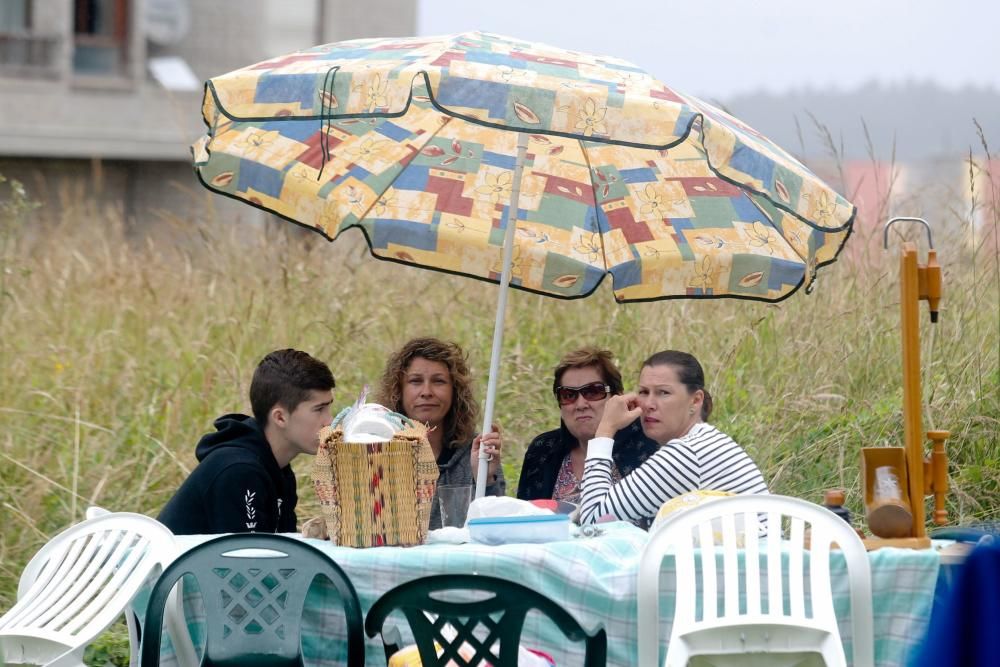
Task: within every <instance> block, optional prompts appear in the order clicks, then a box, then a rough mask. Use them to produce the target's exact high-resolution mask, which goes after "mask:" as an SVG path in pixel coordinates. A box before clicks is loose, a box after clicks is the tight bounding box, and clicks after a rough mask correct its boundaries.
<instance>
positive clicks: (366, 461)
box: [312, 424, 438, 547]
mask: <svg viewBox="0 0 1000 667" xmlns="http://www.w3.org/2000/svg"><path fill="white" fill-rule="evenodd" d="M312 478H313V486H315V488H316V495H317V496H318V497H319V502H320V506H321V507H322V510H323V518H324V519H325V520H326V528H327V532H328V533H329V536H330V540H331V541H333V542H334V543H336V544H339V545H342V546H350V547H380V546H411V545H415V544H423V543H424V540H425V539H426V537H427V527H428V524H429V523H430V518H431V503H432V502H433V501H434V490H435V487H436V486H437V478H438V468H437V461H436V460H435V459H434V454H433V452H432V451H431V446H430V443H429V442H428V441H427V429H426V428H425V427H424V426H423V425H422V424H412V425H407V426H406V427H405V428H404V429H403V430H401V431H399V432H397V433H396V435H395V437H393V439H392V440H391V441H389V442H385V443H370V444H358V443H345V442H344V434H343V431H342V430H341V428H340V427H339V426H337V427H327V428H325V429H323V430H322V431H321V432H320V446H319V451H318V452H317V453H316V458H315V461H314V463H313V473H312Z"/></svg>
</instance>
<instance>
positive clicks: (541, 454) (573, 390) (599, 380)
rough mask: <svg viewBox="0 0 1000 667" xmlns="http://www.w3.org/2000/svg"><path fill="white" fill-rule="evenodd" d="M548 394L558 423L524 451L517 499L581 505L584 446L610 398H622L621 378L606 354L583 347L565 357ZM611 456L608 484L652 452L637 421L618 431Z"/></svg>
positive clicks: (594, 430) (609, 353)
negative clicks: (552, 396) (552, 429)
mask: <svg viewBox="0 0 1000 667" xmlns="http://www.w3.org/2000/svg"><path fill="white" fill-rule="evenodd" d="M552 391H553V392H554V394H555V398H556V403H557V404H558V405H559V414H560V417H561V419H560V423H559V428H558V429H556V430H554V431H548V432H547V433H542V434H541V435H539V436H538V437H536V438H535V439H534V440H532V441H531V444H530V445H528V449H527V451H525V453H524V463H523V464H522V466H521V478H520V480H519V482H518V485H517V497H518V498H520V499H522V500H543V499H544V500H548V499H553V500H561V501H565V502H569V503H574V504H578V503H579V502H580V481H581V480H582V478H583V467H584V465H583V464H584V461H585V460H586V458H587V443H588V442H589V441H590V439H591V438H593V437H594V436H595V434H596V432H597V425H598V424H599V423H600V421H601V417H602V416H603V415H604V406H605V405H606V404H607V402H608V398H609V397H610V396H617V395H618V394H621V393H622V375H621V372H619V370H618V368H617V367H615V364H614V361H613V360H612V356H611V352H609V351H607V350H599V349H597V348H594V347H585V348H583V349H580V350H574V351H572V352H569V353H568V354H566V355H565V356H564V357H563V358H562V360H561V361H560V362H559V364H558V365H557V366H556V368H555V373H554V379H553V382H552ZM617 431H618V432H617V433H616V434H615V435H614V448H613V450H612V452H611V456H612V459H611V467H610V472H611V478H612V479H613V480H618V479H621V476H622V475H627V474H629V473H630V472H632V470H634V469H635V468H636V467H637V466H638V465H639V464H640V463H642V462H643V461H645V460H646V459H647V458H649V457H650V456H651V455H652V454H653V452H655V451H656V448H657V444H656V442H655V441H653V440H650V439H649V438H646V437H645V436H644V435H643V433H642V427H641V426H640V425H639V420H638V419H633V420H632V422H631V423H629V424H625V425H623V426H622V427H621V428H619V429H617Z"/></svg>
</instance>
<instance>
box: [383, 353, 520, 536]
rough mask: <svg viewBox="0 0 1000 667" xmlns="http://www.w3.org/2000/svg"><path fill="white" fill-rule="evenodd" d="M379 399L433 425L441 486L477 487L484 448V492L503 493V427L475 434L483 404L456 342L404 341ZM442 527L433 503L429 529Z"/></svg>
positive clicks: (392, 358) (387, 372) (431, 431)
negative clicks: (486, 465) (486, 457)
mask: <svg viewBox="0 0 1000 667" xmlns="http://www.w3.org/2000/svg"><path fill="white" fill-rule="evenodd" d="M376 400H377V401H378V402H379V403H381V404H382V405H384V406H386V407H387V408H389V409H390V410H394V411H396V412H399V413H400V414H404V415H406V416H407V417H409V418H410V419H413V420H414V421H419V422H421V423H424V424H426V425H427V426H428V427H429V431H428V434H427V439H428V440H429V441H430V444H431V449H432V450H433V452H434V456H435V457H436V458H437V462H438V472H439V474H440V476H439V477H438V484H439V485H442V484H470V485H474V484H475V480H476V474H477V462H478V459H479V447H480V446H482V447H484V448H485V451H486V452H487V453H488V454H490V456H491V457H492V459H491V461H490V465H489V472H488V474H489V479H488V481H487V485H486V493H487V495H492V496H502V495H504V493H505V491H506V482H505V481H504V478H503V469H502V468H501V467H500V447H501V444H502V443H501V438H500V432H499V428H498V427H497V425H496V424H494V425H493V430H492V431H491V432H489V433H485V434H483V435H481V436H476V435H475V433H476V430H475V429H476V419H477V417H478V416H479V405H478V403H477V402H476V400H475V396H474V394H473V390H472V378H471V377H470V374H469V366H468V363H467V362H466V356H465V353H464V352H463V351H462V348H460V347H459V346H458V345H456V344H455V343H451V342H448V341H443V340H439V339H437V338H414V339H413V340H411V341H409V342H408V343H406V344H405V345H404V346H403V347H402V348H400V349H399V350H397V351H396V352H394V353H393V354H392V355H391V356H390V357H389V360H388V361H387V362H386V366H385V370H384V371H383V373H382V380H381V382H380V386H379V391H378V396H377V398H376ZM440 527H441V514H440V510H439V508H438V505H437V502H435V503H434V504H433V505H432V509H431V521H430V528H431V530H434V529H435V528H440Z"/></svg>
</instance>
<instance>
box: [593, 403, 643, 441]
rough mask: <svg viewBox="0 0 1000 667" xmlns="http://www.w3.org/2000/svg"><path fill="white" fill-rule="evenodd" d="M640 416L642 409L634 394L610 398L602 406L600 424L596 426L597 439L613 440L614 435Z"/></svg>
mask: <svg viewBox="0 0 1000 667" xmlns="http://www.w3.org/2000/svg"><path fill="white" fill-rule="evenodd" d="M641 415H642V408H640V407H639V401H638V398H637V397H636V395H635V394H621V395H618V396H612V397H610V398H609V399H608V402H607V403H605V404H604V416H602V417H601V423H600V424H598V425H597V433H595V434H594V435H595V436H596V437H598V438H613V437H615V433H617V432H618V431H620V430H622V429H623V428H625V427H626V426H628V425H629V424H631V423H632V422H634V421H635V420H636V419H638V418H639V417H640V416H641Z"/></svg>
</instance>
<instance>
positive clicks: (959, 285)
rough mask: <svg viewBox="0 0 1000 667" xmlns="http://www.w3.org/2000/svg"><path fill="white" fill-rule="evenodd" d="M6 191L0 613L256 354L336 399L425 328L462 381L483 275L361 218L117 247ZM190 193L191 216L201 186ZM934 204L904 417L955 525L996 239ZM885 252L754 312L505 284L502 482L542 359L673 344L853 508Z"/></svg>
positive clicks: (159, 482) (886, 403) (540, 388)
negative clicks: (408, 261) (300, 353)
mask: <svg viewBox="0 0 1000 667" xmlns="http://www.w3.org/2000/svg"><path fill="white" fill-rule="evenodd" d="M9 185H10V184H9V183H8V184H6V185H2V184H0V188H5V189H4V190H2V191H0V203H2V204H3V208H2V209H0V222H2V225H3V226H2V230H0V231H2V237H0V240H2V245H0V253H2V254H0V264H2V265H0V269H2V284H0V288H2V290H3V298H2V300H0V304H2V305H0V376H2V378H3V382H2V384H0V525H2V526H3V533H2V537H0V609H6V608H8V607H9V606H10V605H11V604H12V602H13V600H14V595H15V591H16V584H17V579H18V576H19V574H20V572H21V569H22V568H23V566H24V564H25V563H26V562H27V560H28V559H29V558H30V556H31V555H32V554H33V553H34V552H35V551H36V550H37V549H38V548H39V546H40V545H42V544H43V543H45V542H46V540H48V539H49V538H50V537H51V536H52V535H54V534H55V533H57V532H58V531H60V530H61V529H63V528H65V527H66V526H67V525H69V524H71V523H73V522H74V521H78V520H80V519H81V518H82V516H83V511H84V510H85V508H86V507H87V505H89V504H98V505H102V506H104V507H107V508H109V509H112V510H129V511H136V512H143V513H146V514H150V515H154V516H155V515H156V513H157V512H158V511H159V509H160V508H161V507H162V506H163V504H164V502H165V501H166V500H167V498H168V497H169V496H170V495H171V493H172V492H173V491H174V489H175V488H176V487H177V485H178V484H179V483H180V482H181V480H182V479H183V478H184V476H185V474H186V473H187V472H188V471H189V470H190V469H191V467H192V466H193V465H194V456H193V453H194V443H195V442H196V441H197V439H198V437H199V436H200V435H201V434H202V433H203V432H205V431H206V430H207V429H210V427H211V422H212V420H213V419H214V418H215V417H216V416H217V415H219V414H221V413H224V412H228V411H232V410H247V409H248V406H247V398H246V396H247V388H248V382H249V378H250V376H251V373H252V371H253V369H254V367H255V365H256V363H257V361H258V360H259V359H260V357H261V356H262V355H264V354H265V353H266V352H268V351H270V350H272V349H275V348H279V347H287V346H293V347H297V348H300V349H304V350H307V351H310V352H311V353H313V354H315V355H317V356H318V357H319V358H321V359H323V360H325V361H327V362H328V363H329V364H330V366H331V368H332V369H333V370H334V374H335V375H336V377H337V386H338V389H337V393H336V404H337V405H336V406H335V407H339V406H342V405H344V404H347V403H348V402H350V401H352V400H353V399H354V397H355V396H357V394H358V392H359V390H360V389H361V387H362V386H363V385H364V384H365V383H375V382H376V381H377V378H378V376H379V373H380V371H381V368H382V365H383V362H384V359H385V357H386V355H387V354H388V353H389V352H390V351H391V350H393V349H394V348H396V347H397V346H399V345H400V344H402V343H403V342H404V341H406V340H407V339H409V338H410V337H412V336H416V335H421V334H431V335H438V336H442V337H447V338H451V339H454V340H456V341H457V342H459V343H460V344H461V345H462V346H463V347H464V348H465V349H466V350H467V351H468V352H469V355H470V359H471V364H472V367H473V368H474V370H475V372H476V375H477V376H478V377H479V379H480V387H479V388H480V391H481V394H485V373H486V369H487V366H488V363H489V358H488V357H489V350H490V340H491V336H492V329H493V318H494V309H495V303H496V293H497V289H496V287H495V286H493V285H489V284H485V283H481V282H478V281H473V280H468V279H462V278H458V277H453V276H446V275H443V274H439V273H434V272H430V271H423V270H419V269H413V268H408V267H403V266H399V265H395V264H391V263H384V262H379V261H376V260H374V259H372V258H370V257H368V256H367V249H366V247H365V246H364V243H363V241H362V240H361V237H360V234H358V235H356V236H355V237H350V235H349V236H348V237H346V238H343V239H341V240H339V241H338V242H337V243H335V244H332V245H331V244H328V243H325V242H323V241H322V240H321V239H320V238H319V237H318V236H315V235H308V234H303V233H302V232H301V231H299V230H296V229H294V228H292V227H291V226H290V225H282V224H274V225H268V226H255V225H245V226H237V225H234V224H229V223H227V221H225V220H218V219H204V220H187V221H179V220H178V221H174V223H172V224H170V225H168V226H167V228H165V229H158V230H156V233H154V234H151V235H150V237H149V238H148V239H142V240H136V239H134V238H129V237H127V236H126V235H125V234H124V233H123V229H122V224H121V220H120V219H119V218H118V217H117V216H116V215H115V214H114V213H113V212H102V211H99V210H98V209H97V207H96V206H93V205H89V204H86V203H85V202H84V203H83V204H79V205H78V206H77V207H76V208H75V209H74V208H69V207H67V208H66V210H64V211H62V212H61V214H58V215H57V214H55V213H54V212H51V211H49V212H45V211H40V210H36V209H33V208H31V207H30V206H29V200H30V193H27V194H24V195H20V194H18V193H17V192H16V191H14V190H10V189H9ZM192 196H197V197H205V198H206V206H205V210H212V209H211V207H210V206H209V197H210V195H208V194H207V193H194V194H193V195H192ZM953 204H954V203H948V202H942V203H941V206H940V209H939V210H936V211H924V212H923V213H924V215H925V216H926V217H928V218H929V219H930V220H931V222H932V224H934V226H935V234H936V240H937V245H938V248H939V249H940V260H941V263H942V265H943V266H944V275H945V278H944V281H945V282H944V289H945V298H944V300H943V302H942V306H941V320H940V324H938V325H936V327H935V328H933V329H932V328H931V327H930V325H928V324H926V322H927V315H926V306H922V307H921V322H922V325H921V326H922V330H923V351H922V354H923V378H924V383H925V384H924V404H925V406H926V407H925V414H924V425H925V428H931V427H934V428H944V429H948V430H950V431H951V433H952V439H951V440H950V441H949V443H948V447H949V456H950V466H951V467H950V474H951V482H952V485H953V487H952V489H953V490H952V493H951V495H950V497H949V502H948V509H949V511H950V512H951V516H952V519H954V520H960V521H968V520H972V519H978V518H995V517H998V516H1000V465H998V461H1000V442H998V431H1000V401H998V389H997V387H998V386H1000V367H998V357H1000V293H998V279H997V258H996V251H995V248H993V247H992V246H990V247H983V248H979V249H970V247H969V244H968V243H967V242H966V240H965V239H966V237H967V235H968V222H967V221H966V220H963V219H961V218H958V217H956V216H955V215H953V214H952V213H950V212H949V211H953V210H958V209H961V208H962V206H963V204H962V203H961V202H959V203H958V204H957V205H953ZM964 206H965V208H968V206H967V203H966V204H965V205H964ZM42 213H46V215H44V216H43V215H42ZM996 227H997V223H996V220H995V219H994V220H993V221H992V223H991V229H992V230H993V233H994V234H995V233H996ZM863 241H864V239H862V238H860V237H856V238H854V239H852V241H851V242H850V243H852V244H853V243H862V242H863ZM893 247H894V248H895V246H893ZM895 258H896V253H895V251H893V252H889V253H886V254H884V255H882V254H878V253H876V254H875V255H873V256H871V257H869V258H868V261H869V263H870V264H871V266H872V267H873V268H868V269H866V270H860V269H858V268H857V267H856V266H855V265H852V264H850V263H847V262H846V261H841V262H838V263H836V264H834V265H833V266H831V267H828V268H826V269H825V270H823V271H822V272H821V274H820V282H819V284H818V286H817V289H816V292H815V293H813V294H811V295H806V294H803V293H800V294H796V295H794V296H793V297H792V298H790V299H788V300H787V301H785V302H782V303H780V304H775V305H768V304H763V303H752V302H739V301H726V300H720V301H712V302H707V301H698V302H696V301H664V302H656V303H648V304H635V305H628V306H619V305H616V304H615V303H614V302H613V299H612V297H611V293H610V289H609V286H608V285H605V286H603V287H602V289H601V290H599V293H598V294H595V295H593V296H591V297H589V298H587V299H582V300H579V301H569V302H564V301H557V300H554V299H546V298H543V297H539V296H535V295H531V294H525V293H520V292H514V293H512V295H511V298H510V303H509V309H508V316H507V326H506V335H505V341H504V354H503V363H502V375H501V377H500V384H499V391H498V401H497V409H496V416H497V418H498V419H499V421H500V422H501V423H502V424H503V425H504V427H505V432H506V436H505V442H506V449H505V451H506V454H505V461H504V465H505V470H506V473H507V475H508V479H509V481H510V487H509V489H510V491H511V493H513V490H514V488H516V478H517V476H518V472H519V467H520V460H521V454H522V452H523V448H524V446H525V445H526V444H527V443H528V442H529V441H530V439H531V438H532V437H533V436H534V435H535V434H537V433H539V432H541V431H544V430H548V429H550V428H553V427H555V426H556V425H557V423H558V412H557V410H556V406H555V405H554V404H553V401H552V399H551V396H550V394H549V387H550V386H551V379H550V373H551V369H552V367H553V365H554V363H555V361H556V360H557V359H558V357H559V356H560V355H561V354H562V353H563V352H564V351H566V350H568V349H571V348H573V347H576V346H579V345H583V344H598V345H604V346H607V347H609V348H611V349H612V350H614V351H615V352H616V353H617V355H618V357H619V360H620V363H621V366H622V369H623V371H624V374H625V376H626V379H627V384H631V383H632V382H634V380H635V378H636V374H637V370H638V364H639V363H640V362H641V360H642V359H643V358H645V357H646V356H647V355H648V354H650V353H651V352H654V351H656V350H659V349H663V348H667V347H673V348H679V349H684V350H689V351H691V352H693V353H694V354H696V355H697V356H698V357H699V358H700V359H701V360H702V362H703V364H704V366H705V368H706V371H707V374H708V383H709V388H710V389H711V390H712V391H713V395H714V396H715V398H716V404H717V413H716V416H715V417H714V419H713V421H714V422H715V423H717V424H718V425H719V426H720V427H721V428H722V429H723V430H725V431H727V432H729V433H731V434H732V435H733V436H734V437H735V438H736V439H737V441H739V442H740V443H741V444H743V445H744V446H745V447H746V448H747V449H748V450H749V451H750V452H751V454H752V455H753V456H754V457H755V459H756V460H757V461H758V462H759V464H760V465H761V468H762V469H763V472H764V474H765V477H766V478H767V479H768V480H769V481H770V483H771V486H772V489H773V490H774V491H776V492H779V493H786V494H791V495H795V496H801V497H804V498H807V499H810V500H814V501H820V499H821V498H822V491H823V490H824V489H825V488H828V487H833V486H838V487H844V488H846V489H847V491H848V506H849V507H850V509H851V510H852V511H854V512H855V513H857V512H859V511H860V510H861V503H860V500H859V481H858V476H859V469H860V465H859V449H860V448H861V447H863V446H877V445H899V444H901V439H902V423H901V399H902V394H901V389H900V387H901V365H900V354H901V353H900V349H899V333H898V319H899V308H898V283H897V279H896V276H897V262H896V259H895ZM295 469H296V471H297V473H298V475H299V480H300V492H301V493H300V495H301V509H300V511H299V516H300V519H304V518H308V517H310V516H314V515H318V514H319V511H318V504H317V502H316V499H315V496H314V494H313V492H312V488H311V484H310V483H309V471H310V461H309V460H305V459H300V460H297V461H296V462H295Z"/></svg>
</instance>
